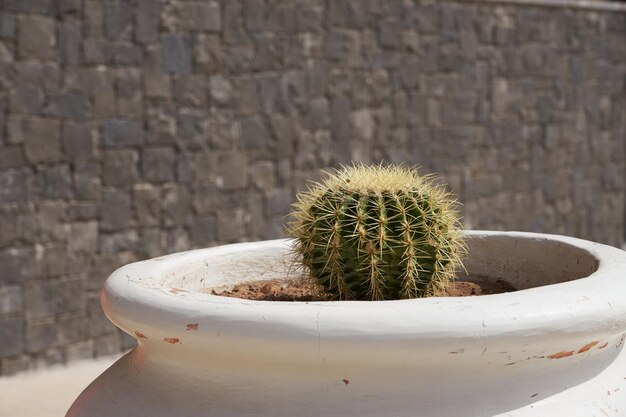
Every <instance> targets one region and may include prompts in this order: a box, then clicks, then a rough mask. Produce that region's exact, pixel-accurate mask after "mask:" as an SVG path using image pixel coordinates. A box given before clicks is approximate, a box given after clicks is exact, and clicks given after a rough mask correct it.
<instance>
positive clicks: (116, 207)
mask: <svg viewBox="0 0 626 417" xmlns="http://www.w3.org/2000/svg"><path fill="white" fill-rule="evenodd" d="M132 217H133V213H132V209H131V200H130V196H129V194H128V193H126V192H124V191H118V190H105V191H104V193H103V196H102V220H101V223H100V227H101V229H102V230H103V231H115V230H122V229H125V228H127V227H128V226H129V225H130V223H131V221H132Z"/></svg>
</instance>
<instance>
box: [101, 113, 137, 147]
mask: <svg viewBox="0 0 626 417" xmlns="http://www.w3.org/2000/svg"><path fill="white" fill-rule="evenodd" d="M143 139H144V138H143V126H142V124H141V122H139V121H136V120H124V119H112V120H107V121H106V122H104V125H103V131H102V144H103V145H104V146H105V147H111V146H136V145H141V144H142V143H143Z"/></svg>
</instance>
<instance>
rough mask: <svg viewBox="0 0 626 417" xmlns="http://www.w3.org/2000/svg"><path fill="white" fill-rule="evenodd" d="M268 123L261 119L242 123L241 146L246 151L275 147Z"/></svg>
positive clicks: (247, 120)
mask: <svg viewBox="0 0 626 417" xmlns="http://www.w3.org/2000/svg"><path fill="white" fill-rule="evenodd" d="M273 142H274V141H273V139H272V135H271V133H270V130H269V128H268V126H267V122H266V121H265V120H264V119H263V118H261V117H258V116H257V117H251V118H249V119H244V120H242V121H241V146H242V148H243V149H244V150H259V149H268V148H271V147H272V145H273Z"/></svg>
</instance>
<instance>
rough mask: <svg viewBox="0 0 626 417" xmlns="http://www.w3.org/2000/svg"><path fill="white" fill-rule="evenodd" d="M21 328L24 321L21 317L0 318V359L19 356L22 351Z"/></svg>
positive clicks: (22, 338) (22, 331) (22, 333)
mask: <svg viewBox="0 0 626 417" xmlns="http://www.w3.org/2000/svg"><path fill="white" fill-rule="evenodd" d="M23 328H24V320H23V319H22V318H21V317H4V318H3V317H0V358H7V357H9V356H15V355H19V354H20V353H22V352H23V351H24V330H23ZM3 365H4V361H3ZM3 371H4V366H3Z"/></svg>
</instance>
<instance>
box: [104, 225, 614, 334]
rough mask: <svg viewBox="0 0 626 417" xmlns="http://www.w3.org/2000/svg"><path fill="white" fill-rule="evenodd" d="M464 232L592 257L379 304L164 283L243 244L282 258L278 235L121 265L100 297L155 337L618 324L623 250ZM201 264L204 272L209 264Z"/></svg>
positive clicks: (578, 328) (119, 320)
mask: <svg viewBox="0 0 626 417" xmlns="http://www.w3.org/2000/svg"><path fill="white" fill-rule="evenodd" d="M467 236H468V237H469V238H471V239H480V238H489V237H497V236H506V237H512V238H515V239H532V240H551V241H557V242H561V243H564V244H566V245H570V246H573V247H576V248H580V249H582V250H584V251H586V252H588V253H589V254H591V255H592V256H594V257H595V258H596V259H597V260H598V268H597V270H596V271H595V272H593V273H592V274H591V275H589V276H587V277H584V278H580V279H576V280H573V281H569V282H563V283H559V284H554V285H546V286H541V287H535V288H529V289H525V290H520V291H515V292H511V293H504V294H494V295H485V296H474V297H434V298H424V299H410V300H388V301H325V302H283V301H255V300H244V299H238V298H229V297H223V296H216V295H211V294H208V293H202V292H198V291H185V290H184V289H178V288H171V287H169V286H167V285H164V281H166V277H167V274H171V271H172V269H173V268H181V267H183V266H184V265H188V264H191V263H194V262H195V263H196V264H197V263H198V262H199V261H200V260H201V259H205V260H206V259H208V258H211V257H219V256H223V255H225V254H233V253H241V254H242V256H245V255H244V254H245V251H247V250H250V249H259V248H260V249H263V248H265V249H272V250H273V251H274V253H275V254H276V256H284V254H285V253H286V252H288V251H289V243H288V242H289V241H288V240H286V239H278V240H270V241H261V242H249V243H239V244H232V245H224V246H217V247H212V248H207V249H198V250H193V251H188V252H181V253H177V254H172V255H167V256H164V257H159V258H154V259H151V260H147V261H142V262H135V263H132V264H129V265H126V266H123V267H121V268H119V269H118V270H116V271H115V272H114V273H113V274H111V276H110V277H109V278H108V280H107V281H106V283H105V286H104V288H103V291H102V304H103V308H104V310H105V313H106V315H107V316H108V317H109V319H111V321H113V322H114V323H115V324H116V325H117V326H118V327H120V328H122V329H123V330H125V331H126V332H128V333H129V334H131V335H133V337H136V338H138V339H142V337H141V336H142V335H143V333H144V332H148V331H149V332H151V333H152V334H155V335H158V338H161V336H163V339H168V337H167V336H166V335H168V334H169V335H173V334H183V335H185V336H188V335H190V334H189V333H188V332H184V331H182V330H181V329H182V327H181V326H183V324H181V323H183V322H184V323H187V325H189V324H191V325H194V324H196V326H195V329H194V332H193V335H191V336H190V337H191V338H192V339H198V338H202V337H213V336H214V335H215V331H216V328H218V329H219V330H220V331H221V332H222V333H221V335H222V336H232V337H244V338H250V337H255V338H264V339H268V338H272V337H273V336H276V337H278V338H280V339H282V340H287V339H291V340H300V339H302V338H309V337H310V336H311V335H317V337H318V338H319V337H320V335H321V334H322V333H323V335H324V337H325V338H331V339H336V340H342V339H345V338H346V337H352V338H357V339H361V340H363V341H366V340H374V339H376V340H382V339H398V338H400V339H405V338H410V339H412V340H414V339H431V340H432V339H440V340H441V339H442V338H445V339H450V338H452V339H454V338H467V337H468V335H470V336H471V337H473V338H483V337H501V336H502V335H507V337H515V336H520V337H527V336H529V335H539V334H545V333H554V332H555V331H556V332H561V333H578V334H580V333H587V334H591V333H594V334H602V335H605V336H606V335H608V334H614V333H616V332H623V330H624V329H625V328H626V297H624V296H623V294H626V279H624V276H625V272H626V252H623V251H621V250H619V249H617V248H613V247H610V246H607V245H602V244H598V243H594V242H590V241H586V240H582V239H577V238H571V237H567V236H560V235H549V234H539V233H530V232H500V231H469V232H467ZM205 265H206V266H207V268H208V269H209V271H210V262H208V263H207V262H205ZM197 324H200V325H199V326H198V325H197ZM139 329H148V330H145V331H144V330H141V331H139ZM187 330H188V329H187ZM138 332H139V333H138ZM171 339H172V340H174V339H176V340H178V338H175V337H172V338H171Z"/></svg>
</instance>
